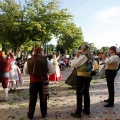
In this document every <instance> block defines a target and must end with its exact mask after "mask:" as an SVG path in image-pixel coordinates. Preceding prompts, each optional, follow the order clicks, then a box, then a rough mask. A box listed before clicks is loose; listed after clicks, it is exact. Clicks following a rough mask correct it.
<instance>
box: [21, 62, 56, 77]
mask: <svg viewBox="0 0 120 120" xmlns="http://www.w3.org/2000/svg"><path fill="white" fill-rule="evenodd" d="M47 62H48V64H47V65H48V74H49V75H50V74H53V73H55V68H54V66H53V64H52V63H51V62H50V61H49V60H47ZM23 74H24V75H28V65H27V62H25V64H24V67H23Z"/></svg>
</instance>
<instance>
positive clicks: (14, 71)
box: [9, 62, 23, 92]
mask: <svg viewBox="0 0 120 120" xmlns="http://www.w3.org/2000/svg"><path fill="white" fill-rule="evenodd" d="M21 85H23V79H22V76H21V71H20V69H19V67H18V66H17V65H16V64H14V62H13V63H12V65H11V71H10V79H9V88H10V90H9V92H14V91H16V88H17V87H19V86H21Z"/></svg>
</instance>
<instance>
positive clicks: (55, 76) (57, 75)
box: [49, 58, 62, 81]
mask: <svg viewBox="0 0 120 120" xmlns="http://www.w3.org/2000/svg"><path fill="white" fill-rule="evenodd" d="M58 59H59V58H56V59H51V63H52V64H53V65H54V68H55V73H53V74H51V75H49V81H60V80H61V79H62V76H61V71H60V68H59V65H58V62H57V60H58Z"/></svg>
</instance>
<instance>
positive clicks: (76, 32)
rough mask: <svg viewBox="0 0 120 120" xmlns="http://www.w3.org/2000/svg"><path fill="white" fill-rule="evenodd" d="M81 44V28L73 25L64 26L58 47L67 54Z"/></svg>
mask: <svg viewBox="0 0 120 120" xmlns="http://www.w3.org/2000/svg"><path fill="white" fill-rule="evenodd" d="M82 44H83V33H82V30H81V28H78V27H76V25H75V24H73V23H67V24H65V25H64V29H63V30H62V35H61V36H60V38H59V41H58V45H59V46H60V47H62V48H63V49H64V50H68V51H69V52H72V51H75V50H76V49H78V48H79V47H80V46H81V45H82Z"/></svg>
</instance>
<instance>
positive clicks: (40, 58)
mask: <svg viewBox="0 0 120 120" xmlns="http://www.w3.org/2000/svg"><path fill="white" fill-rule="evenodd" d="M23 72H24V74H25V75H27V74H29V75H30V88H29V95H30V100H29V110H28V115H27V116H28V118H29V119H32V118H33V116H34V112H35V106H36V102H37V94H38V93H39V97H40V109H41V114H42V118H45V117H46V115H47V97H49V93H48V84H49V82H48V73H49V74H53V73H54V72H55V69H54V66H53V65H52V63H51V62H50V61H48V60H47V59H46V57H44V53H43V49H42V48H40V47H35V48H34V55H33V57H32V58H30V59H28V61H27V62H26V63H25V65H24V68H23Z"/></svg>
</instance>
